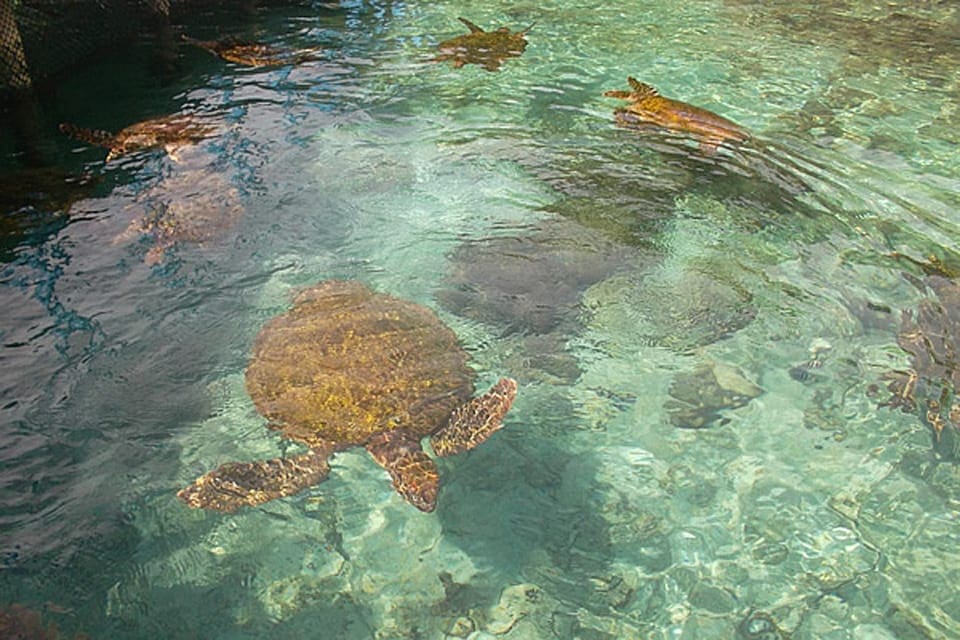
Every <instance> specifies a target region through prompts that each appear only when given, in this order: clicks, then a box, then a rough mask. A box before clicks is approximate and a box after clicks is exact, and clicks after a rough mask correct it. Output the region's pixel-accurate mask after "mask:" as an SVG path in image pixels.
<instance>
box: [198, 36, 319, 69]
mask: <svg viewBox="0 0 960 640" xmlns="http://www.w3.org/2000/svg"><path fill="white" fill-rule="evenodd" d="M181 38H183V40H184V42H187V43H189V44H192V45H194V46H197V47H200V48H201V49H204V50H206V51H209V52H210V53H212V54H213V55H215V56H217V57H218V58H220V59H222V60H226V61H227V62H233V63H234V64H240V65H244V66H247V67H276V66H281V65H288V64H300V63H301V62H307V61H309V60H313V59H315V57H316V55H317V53H318V52H319V51H320V49H302V50H297V51H294V50H287V49H278V48H277V47H274V46H271V45H269V44H264V43H262V42H252V41H249V40H241V39H239V38H234V37H226V38H222V39H220V40H198V39H196V38H191V37H190V36H187V35H181Z"/></svg>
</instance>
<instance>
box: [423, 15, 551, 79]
mask: <svg viewBox="0 0 960 640" xmlns="http://www.w3.org/2000/svg"><path fill="white" fill-rule="evenodd" d="M457 20H459V21H460V22H462V23H463V24H465V25H467V28H468V29H470V33H468V34H466V35H462V36H457V37H456V38H453V39H451V40H445V41H443V42H441V43H440V45H439V47H438V49H439V50H440V53H439V54H437V56H436V57H435V58H434V59H433V60H434V62H444V61H446V60H453V68H454V69H459V68H460V67H462V66H463V65H465V64H478V65H480V66H482V67H483V68H484V69H486V70H487V71H497V70H498V69H499V68H500V64H501V63H502V62H503V61H504V60H506V59H507V58H516V57H518V56H520V55H521V54H522V53H523V50H524V49H526V48H527V41H526V35H527V34H528V33H529V32H530V29H532V28H533V25H530V26H529V27H527V28H526V29H524V30H523V31H517V32H516V33H514V32H511V31H510V29H508V28H507V27H500V28H499V29H497V30H496V31H484V30H483V29H481V28H480V27H478V26H477V25H475V24H473V23H472V22H470V21H469V20H467V19H466V18H457Z"/></svg>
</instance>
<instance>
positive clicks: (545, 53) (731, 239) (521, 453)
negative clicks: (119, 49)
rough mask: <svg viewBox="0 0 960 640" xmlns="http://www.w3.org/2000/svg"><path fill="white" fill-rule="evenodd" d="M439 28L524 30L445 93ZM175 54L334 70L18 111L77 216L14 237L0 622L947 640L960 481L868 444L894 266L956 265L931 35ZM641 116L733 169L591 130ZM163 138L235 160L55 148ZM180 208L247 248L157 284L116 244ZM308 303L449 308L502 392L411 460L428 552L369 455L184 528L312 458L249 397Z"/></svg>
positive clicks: (24, 217)
mask: <svg viewBox="0 0 960 640" xmlns="http://www.w3.org/2000/svg"><path fill="white" fill-rule="evenodd" d="M458 16H464V17H467V18H469V19H470V20H471V21H473V22H475V23H477V24H479V25H481V26H483V27H485V28H488V29H494V28H496V27H499V26H509V27H511V28H512V29H523V28H526V27H528V26H530V25H531V24H533V25H534V26H533V29H532V30H531V31H530V33H529V36H528V40H529V45H528V47H527V49H526V51H525V52H524V54H523V55H522V56H521V57H519V58H515V59H511V60H508V61H506V62H505V63H504V65H503V67H502V68H501V70H500V71H498V72H488V71H486V70H484V69H482V68H480V67H477V66H469V65H468V66H466V67H463V68H461V69H454V68H452V67H451V66H450V65H449V64H436V63H433V62H431V60H430V59H431V58H432V56H433V55H434V53H435V47H436V45H437V44H438V43H439V42H440V41H442V40H445V39H448V38H451V37H453V36H456V35H459V34H461V33H465V28H464V27H463V25H462V24H461V23H460V22H458V20H457V17H458ZM177 27H178V29H181V30H182V31H183V32H185V33H189V34H191V35H194V36H196V37H201V38H208V37H209V38H212V37H217V36H219V35H223V34H231V33H232V34H237V35H241V36H245V37H255V38H258V39H260V40H264V41H267V42H270V43H272V44H275V45H277V46H287V47H307V46H322V47H324V53H323V55H322V56H320V57H319V59H317V60H313V61H310V62H306V63H303V64H301V65H298V66H293V67H290V66H287V67H279V68H268V69H250V68H243V67H239V66H236V65H231V64H228V63H225V62H223V61H221V60H219V59H217V58H214V57H213V56H210V55H209V54H207V53H205V52H203V51H200V50H199V49H195V48H189V47H186V46H184V47H183V48H182V49H180V50H179V68H178V70H177V71H176V72H175V74H174V75H173V76H172V77H170V78H167V79H165V80H161V79H159V78H157V77H156V76H155V75H152V74H151V73H150V71H149V68H150V66H149V60H150V53H151V50H150V45H149V43H144V44H143V45H141V46H139V47H137V48H136V49H135V50H134V51H133V52H132V53H128V54H126V55H124V56H123V57H122V58H120V59H106V60H103V61H100V62H98V63H96V64H94V65H92V66H90V67H88V68H86V69H84V70H82V71H80V72H79V73H77V74H76V75H75V76H74V77H72V78H70V79H69V80H67V81H65V82H64V83H63V84H62V86H59V87H58V90H57V99H56V100H55V101H51V102H50V103H45V104H44V111H43V113H44V119H45V125H46V126H47V127H48V129H49V136H50V140H51V141H52V144H53V145H54V146H55V148H56V155H57V158H58V168H60V169H62V170H63V171H67V172H70V173H83V174H88V175H91V176H95V177H96V180H95V181H94V182H93V183H92V185H91V186H90V187H89V188H88V189H86V190H85V191H83V192H82V193H80V194H79V195H77V196H75V197H74V198H72V200H73V201H72V202H71V203H70V206H69V209H68V211H67V212H66V213H59V214H57V213H55V212H54V210H55V209H58V208H60V209H62V207H63V205H62V204H50V203H47V204H40V205H36V204H35V205H34V206H33V207H32V208H27V209H19V210H18V212H17V213H15V214H14V213H9V214H8V216H7V219H10V220H13V221H14V223H13V224H12V225H11V227H12V228H11V229H10V230H9V231H7V232H5V236H4V240H3V245H2V260H3V262H2V264H0V318H2V325H0V336H2V350H0V389H2V394H3V395H2V409H0V428H2V434H3V437H2V439H0V457H2V460H3V471H2V473H0V480H2V489H0V532H2V537H0V553H2V565H0V566H2V571H0V602H19V603H23V604H24V605H25V606H28V607H31V608H33V609H35V610H37V611H40V612H42V613H43V615H44V619H45V620H50V621H53V622H56V623H57V624H58V625H59V626H60V627H61V629H63V630H65V631H69V632H71V633H74V632H85V633H88V634H89V635H90V636H91V637H92V638H113V639H123V638H145V637H162V638H170V639H176V638H185V639H186V638H208V639H235V638H303V637H324V638H326V637H329V638H414V637H422V638H443V637H471V638H494V637H503V638H531V639H532V638H538V639H539V638H553V637H555V638H681V637H682V638H725V637H741V638H776V637H784V638H786V637H791V638H795V639H802V638H809V639H822V638H831V639H838V640H839V639H846V638H850V639H853V638H857V639H860V638H911V639H912V638H952V637H960V598H958V597H957V596H956V595H955V594H956V589H955V585H956V584H957V580H958V571H960V552H958V549H960V545H958V542H960V539H958V538H960V533H958V524H960V523H958V522H957V513H958V509H960V471H958V467H957V464H956V462H951V461H950V460H945V459H942V458H941V457H940V456H938V454H937V453H936V452H935V450H934V448H933V446H932V443H931V433H932V432H931V428H930V427H929V426H928V425H927V424H926V423H925V422H924V420H923V419H922V416H921V413H922V411H915V412H901V411H895V410H892V409H891V408H888V407H884V406H881V405H883V404H884V402H885V401H886V399H887V398H886V395H887V394H888V392H887V390H886V384H887V381H888V380H887V379H886V378H885V377H884V375H885V374H886V373H887V372H889V371H893V370H901V371H903V370H907V369H909V368H910V367H911V362H910V357H909V354H908V353H906V352H905V351H904V350H903V349H901V347H900V346H899V345H898V343H897V334H898V331H899V329H900V326H901V318H902V317H903V316H904V314H909V313H910V312H911V310H913V309H916V308H917V307H918V305H919V304H920V302H921V300H923V299H925V298H931V296H933V295H934V294H933V293H932V292H931V291H929V290H927V289H925V288H924V287H923V286H922V283H921V280H922V278H923V275H924V274H923V270H922V268H921V267H920V266H918V265H917V264H916V261H924V260H927V259H928V258H929V257H930V256H935V257H936V258H937V259H938V260H940V261H941V262H943V263H945V264H947V265H955V264H957V263H956V262H955V261H956V260H957V258H958V245H957V241H956V238H958V237H960V234H958V231H960V217H958V216H960V214H958V211H960V208H958V203H960V202H958V201H960V199H958V196H957V194H958V193H960V156H958V152H957V149H958V146H957V143H958V142H960V140H958V138H957V133H956V131H957V129H958V124H960V122H958V118H960V115H958V111H957V108H956V105H957V104H960V76H958V73H957V69H960V44H958V40H957V33H960V14H957V12H956V10H955V9H954V8H953V7H952V6H951V5H949V4H947V3H925V4H922V5H921V6H913V5H911V6H909V7H908V6H906V5H905V6H903V7H900V8H897V7H892V6H889V5H884V6H882V7H878V6H876V5H875V4H874V3H859V2H852V1H851V2H841V1H833V2H828V3H823V2H819V3H809V4H804V3H797V2H749V1H738V0H727V1H726V2H721V1H718V0H711V1H703V2H682V3H680V2H669V3H660V4H653V3H647V2H640V1H638V0H630V1H628V2H621V3H612V4H611V3H607V4H603V5H600V6H598V5H596V4H593V3H586V2H580V1H578V0H557V1H555V2H545V3H544V2H539V3H530V4H528V3H519V4H518V3H503V2H492V3H484V4H483V5H482V6H480V5H476V4H470V3H463V2H458V1H456V0H450V1H443V2H434V3H404V2H393V3H379V2H372V3H371V2H345V3H342V4H341V5H340V6H339V7H330V6H329V5H326V4H316V5H311V4H310V3H303V4H291V5H289V6H280V7H277V6H271V7H264V8H261V9H260V10H259V11H258V13H257V14H256V15H255V16H254V17H253V18H252V19H251V20H250V21H249V22H236V20H235V19H231V18H229V17H228V16H224V15H221V14H218V13H216V12H211V13H207V14H203V15H196V16H190V17H185V18H182V22H181V23H180V24H178V25H177ZM628 76H635V77H637V78H638V79H641V80H643V81H644V82H647V83H649V84H651V85H653V86H655V87H657V88H658V89H659V90H660V91H661V93H662V94H663V95H666V96H669V97H671V98H675V99H679V100H684V101H687V102H689V103H692V104H696V105H698V106H700V107H703V108H707V109H710V110H713V111H715V112H717V113H720V114H722V115H724V116H725V117H727V118H729V119H731V120H733V121H735V122H737V123H739V124H741V125H742V126H744V127H745V128H747V129H748V130H749V131H751V132H752V133H753V138H752V139H751V141H750V142H749V143H748V144H746V145H744V146H743V147H742V148H721V149H720V150H718V152H717V153H714V154H709V153H704V152H703V151H702V150H701V149H699V148H698V146H697V144H696V143H695V142H691V141H690V140H689V139H685V138H683V137H682V136H670V135H663V134H662V133H661V134H657V133H650V132H646V133H644V132H637V131H632V130H628V129H625V128H622V127H618V126H617V125H616V124H615V123H614V119H613V110H614V109H615V108H617V107H620V106H623V103H622V102H620V101H617V100H612V99H609V98H604V97H603V96H602V94H603V92H604V91H606V90H610V89H625V88H626V86H627V84H626V79H627V77H628ZM107 96H109V97H107ZM173 112H181V113H192V114H201V115H204V116H206V117H210V118H214V119H216V120H217V121H218V122H219V123H221V125H222V132H221V134H220V135H218V136H216V137H214V138H211V139H209V140H206V141H204V142H202V143H200V144H199V145H197V147H196V148H194V149H191V150H189V151H186V152H185V153H184V154H183V156H182V157H180V158H177V159H174V158H172V157H171V156H169V155H167V154H165V153H163V152H152V153H144V154H137V155H134V156H129V157H124V158H120V159H117V160H114V161H111V162H109V163H104V156H105V151H104V150H100V149H94V148H91V147H87V146H85V145H82V144H80V143H75V142H73V141H71V140H68V139H65V138H62V137H59V134H58V133H57V132H56V124H57V123H59V122H61V121H70V122H76V123H79V124H82V125H85V126H94V127H98V128H104V129H112V130H117V129H120V128H122V127H124V126H126V125H128V124H131V123H133V122H136V121H139V120H142V119H145V118H148V117H153V116H156V115H161V114H167V113H173ZM6 133H7V132H4V134H5V136H6ZM11 147H12V143H11V142H10V140H9V136H6V137H5V138H4V146H3V148H4V149H9V148H11ZM15 161H16V158H15V156H14V155H13V154H12V153H10V154H8V158H7V159H6V161H5V167H6V166H8V167H10V170H12V169H13V168H14V166H15ZM190 172H192V173H190ZM184 174H187V175H189V176H193V177H196V176H199V178H198V179H195V181H193V182H190V181H187V182H186V183H180V182H177V181H178V180H181V179H182V176H183V175H184ZM184 184H186V185H187V186H183V185H184ZM183 191H187V192H188V193H190V194H192V195H191V196H190V197H191V198H193V199H194V200H191V201H196V200H195V199H196V198H201V197H204V196H206V195H209V194H210V193H216V194H217V195H216V196H215V197H212V198H210V202H211V203H213V204H211V205H210V206H214V204H215V205H216V206H221V207H222V206H228V207H230V208H232V207H239V208H240V209H241V210H242V214H241V215H238V216H236V217H235V218H234V217H231V218H230V222H229V224H223V228H222V229H216V231H217V232H216V233H211V234H210V235H209V237H204V239H203V241H202V242H180V243H177V244H173V245H171V246H169V247H167V248H166V249H165V250H164V251H163V253H162V257H161V259H159V260H155V259H154V258H155V257H156V255H155V254H152V253H151V249H154V248H155V246H156V240H155V239H154V238H151V237H150V236H148V235H144V234H141V233H140V232H139V231H138V230H139V229H140V228H141V227H142V224H141V222H139V221H140V220H141V219H142V216H143V215H145V214H148V213H149V212H150V211H151V210H156V209H157V208H158V207H159V208H162V207H164V206H170V201H171V199H172V198H175V197H177V194H180V193H182V192H183ZM13 216H16V217H13ZM211 224H213V226H217V225H216V218H214V222H213V223H211ZM131 225H133V226H131ZM895 253H896V254H903V255H906V256H909V257H911V258H913V259H914V261H910V260H903V259H897V258H896V257H894V254H895ZM954 268H955V267H954ZM905 274H907V276H909V277H906V276H905ZM326 278H355V279H360V280H362V281H364V282H366V283H368V284H369V285H370V286H371V287H373V288H375V289H377V290H379V291H384V292H388V293H391V294H393V295H398V296H402V297H405V298H408V299H411V300H414V301H416V302H419V303H421V304H424V305H426V306H429V307H431V308H433V309H435V310H436V311H437V313H438V314H439V315H440V317H441V318H442V319H443V320H444V321H445V322H446V323H447V324H449V325H450V326H451V328H453V330H454V331H455V332H456V333H457V334H458V336H460V337H461V339H462V342H463V345H464V348H465V349H466V350H467V351H469V352H470V354H471V355H472V364H473V366H474V367H475V368H476V370H477V373H478V387H480V386H482V387H484V388H485V387H486V385H489V384H491V383H492V382H493V381H495V380H496V379H497V378H498V377H500V376H502V375H510V376H513V377H515V378H516V379H517V380H518V381H519V383H520V392H519V396H518V399H517V402H516V404H515V406H514V409H513V410H512V411H511V412H510V414H509V415H508V417H507V423H506V427H505V428H504V429H503V430H502V431H501V432H500V433H498V434H497V435H496V436H494V437H493V438H492V439H491V440H490V441H489V442H487V443H486V444H484V445H483V446H482V447H480V448H478V449H476V450H475V451H472V452H470V453H468V454H465V455H460V456H457V457H453V458H449V459H444V460H441V461H440V462H439V466H440V470H441V475H442V478H443V482H444V485H443V490H442V493H441V496H440V504H439V507H438V509H437V511H436V512H435V513H433V514H429V515H426V514H422V513H420V512H418V511H417V510H416V509H414V508H413V507H411V506H410V505H408V504H406V503H404V502H403V501H402V499H401V498H400V497H399V496H397V495H396V494H395V493H394V492H393V491H392V490H391V487H390V483H389V481H388V479H387V477H386V474H385V473H384V472H383V470H382V469H380V468H378V467H377V466H376V465H375V464H374V463H373V461H372V460H371V459H370V457H369V456H368V455H367V454H366V453H365V452H363V451H362V450H353V451H349V452H345V453H342V454H339V455H337V456H336V458H335V459H334V461H333V470H332V473H331V476H330V478H329V479H328V480H327V481H326V482H325V483H323V484H322V485H319V486H318V487H316V488H315V489H313V490H310V491H306V492H303V493H301V494H298V495H297V496H294V497H291V498H287V499H283V500H278V501H274V502H271V503H268V504H266V505H264V506H262V507H260V508H256V509H248V510H245V511H242V512H240V513H237V514H234V515H222V514H212V513H205V512H198V511H191V510H189V509H187V508H186V507H185V506H184V505H183V504H181V503H180V502H178V501H177V500H176V498H175V493H176V491H177V489H179V488H180V487H182V486H184V485H185V484H186V483H189V482H190V481H192V479H193V478H195V477H196V476H197V475H199V474H201V473H204V472H206V471H208V470H210V469H212V468H214V467H216V466H217V465H219V464H221V463H223V462H227V461H230V460H253V459H259V458H269V457H275V456H277V455H281V454H283V453H289V454H294V453H296V452H298V451H299V448H298V447H297V446H296V445H291V444H289V443H284V442H282V441H281V440H280V439H279V438H278V437H277V436H276V434H275V433H272V432H269V431H268V430H267V429H265V428H264V421H263V419H262V417H260V416H258V415H257V413H256V411H255V410H254V408H253V404H252V402H251V401H250V399H249V398H248V396H247V395H246V393H245V391H244V387H243V370H244V367H245V365H246V362H247V357H248V354H249V350H250V345H251V342H252V339H253V337H254V336H255V335H256V332H257V330H258V329H259V327H260V326H261V325H262V324H263V323H264V322H265V321H266V320H267V319H268V318H270V317H271V316H273V315H276V314H278V313H281V312H283V311H284V310H285V309H286V308H288V307H289V305H290V299H291V298H290V296H291V294H292V293H293V292H294V291H296V290H297V289H298V288H299V287H302V286H306V285H309V284H312V283H315V282H317V281H319V280H322V279H326ZM918 283H921V284H920V286H918ZM718 384H719V386H720V387H722V390H721V392H711V389H712V388H713V387H715V386H717V385H718ZM700 405H702V406H700ZM690 427H700V428H690Z"/></svg>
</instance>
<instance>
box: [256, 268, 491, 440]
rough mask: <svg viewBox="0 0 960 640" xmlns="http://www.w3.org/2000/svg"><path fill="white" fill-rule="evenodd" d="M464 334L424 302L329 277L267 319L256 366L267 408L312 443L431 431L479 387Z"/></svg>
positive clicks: (277, 424)
mask: <svg viewBox="0 0 960 640" xmlns="http://www.w3.org/2000/svg"><path fill="white" fill-rule="evenodd" d="M467 359H468V355H467V353H466V352H464V351H463V349H461V347H460V345H459V342H458V340H457V337H456V335H455V334H454V333H453V331H451V330H450V329H449V328H448V327H447V326H445V325H444V324H443V322H441V320H440V319H439V318H438V317H437V316H436V314H434V312H433V311H431V310H430V309H427V308H426V307H423V306H420V305H418V304H415V303H412V302H409V301H406V300H401V299H399V298H395V297H392V296H389V295H386V294H382V293H375V292H373V291H371V290H370V289H369V288H367V287H366V286H365V285H364V284H362V283H360V282H355V281H337V280H329V281H326V282H322V283H320V284H319V285H317V286H314V287H311V288H309V289H307V290H305V291H303V292H301V293H300V294H299V295H298V296H297V298H296V300H295V303H294V306H293V308H292V309H290V310H289V311H288V312H286V313H284V314H282V315H280V316H277V317H275V318H273V319H272V320H270V321H269V322H267V324H266V325H265V326H264V327H263V329H261V331H260V333H259V335H258V336H257V338H256V341H255V344H254V348H253V355H252V358H251V361H250V364H249V366H248V367H247V372H246V385H247V392H248V393H249V394H250V397H251V398H252V399H253V402H254V404H255V406H256V407H257V410H258V411H259V412H260V413H261V414H263V415H264V416H265V417H266V418H267V419H268V420H269V423H270V427H271V428H273V429H278V430H280V431H282V432H283V433H284V435H286V436H287V437H289V438H292V439H294V440H297V441H299V442H302V443H304V444H306V445H308V446H313V447H316V446H321V445H323V444H331V443H332V444H333V445H336V446H338V447H348V446H351V445H357V444H362V443H364V442H366V441H367V440H369V439H370V437H371V436H373V435H375V434H379V433H383V432H386V431H392V430H394V429H398V428H402V429H406V430H407V431H409V432H410V433H412V434H414V435H416V436H418V437H423V436H426V435H429V434H431V433H433V432H434V431H436V430H437V429H439V428H440V427H441V426H443V424H444V422H445V420H446V419H447V417H448V416H449V415H450V413H451V411H453V409H454V408H456V407H458V406H459V405H461V404H462V403H464V402H465V401H466V400H468V399H469V398H470V396H471V395H472V394H473V379H474V372H473V370H472V369H471V368H470V367H469V366H467Z"/></svg>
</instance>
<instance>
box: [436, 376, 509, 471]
mask: <svg viewBox="0 0 960 640" xmlns="http://www.w3.org/2000/svg"><path fill="white" fill-rule="evenodd" d="M516 396H517V381H516V380H513V379H511V378H501V379H500V381H499V382H497V384H495V385H493V386H492V387H490V390H489V391H487V392H486V393H485V394H483V395H482V396H478V397H476V398H473V399H472V400H470V401H469V402H466V403H464V404H462V405H460V406H459V407H457V408H456V409H454V411H453V413H451V414H450V419H449V420H448V421H447V424H446V425H445V426H444V427H443V428H442V429H440V430H439V431H437V432H436V433H435V434H433V436H432V437H431V438H430V445H431V446H432V447H433V451H434V452H435V453H436V454H437V455H438V456H450V455H453V454H455V453H460V452H462V451H467V450H469V449H473V448H474V447H476V446H477V445H479V444H480V443H481V442H483V441H484V440H486V439H487V438H489V437H490V436H491V435H493V434H494V433H495V432H496V431H498V430H499V429H500V428H501V427H502V426H503V416H505V415H506V413H507V411H509V410H510V407H511V406H512V405H513V399H514V398H515V397H516Z"/></svg>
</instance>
